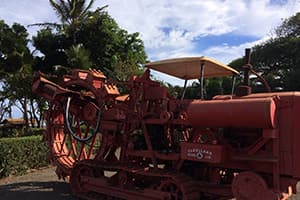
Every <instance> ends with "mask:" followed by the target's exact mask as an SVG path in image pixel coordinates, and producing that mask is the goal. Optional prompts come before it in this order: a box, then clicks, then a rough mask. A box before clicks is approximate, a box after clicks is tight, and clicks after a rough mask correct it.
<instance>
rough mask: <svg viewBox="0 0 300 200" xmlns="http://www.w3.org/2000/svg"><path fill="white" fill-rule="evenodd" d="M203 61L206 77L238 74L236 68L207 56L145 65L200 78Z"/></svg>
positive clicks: (179, 74)
mask: <svg viewBox="0 0 300 200" xmlns="http://www.w3.org/2000/svg"><path fill="white" fill-rule="evenodd" d="M201 63H204V78H211V77H222V76H230V75H235V74H238V73H239V72H238V71H236V70H235V69H233V68H231V67H229V66H227V65H224V64H222V63H219V62H217V61H215V60H213V59H210V58H207V57H204V56H202V57H187V58H175V59H167V60H161V61H156V62H151V63H147V64H146V65H145V67H147V68H149V69H154V70H156V71H159V72H162V73H165V74H168V75H171V76H175V77H177V78H181V79H184V80H190V79H199V78H200V67H201Z"/></svg>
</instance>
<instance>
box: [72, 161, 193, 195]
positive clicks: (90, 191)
mask: <svg viewBox="0 0 300 200" xmlns="http://www.w3.org/2000/svg"><path fill="white" fill-rule="evenodd" d="M108 174H109V175H108ZM70 182H71V188H72V190H73V192H74V194H76V195H77V196H80V197H82V198H84V199H89V200H90V199H99V198H100V197H101V199H141V200H150V199H151V200H155V199H157V200H194V199H199V192H198V191H197V188H196V185H197V184H195V182H194V181H193V180H192V179H191V178H189V177H187V176H185V175H182V174H180V173H176V172H172V171H165V170H163V169H153V168H149V167H143V166H139V165H137V164H133V163H120V162H119V163H117V162H116V163H112V162H99V161H94V160H83V161H80V162H78V163H76V164H75V167H74V168H73V170H72V174H71V179H70ZM108 194H111V195H108Z"/></svg>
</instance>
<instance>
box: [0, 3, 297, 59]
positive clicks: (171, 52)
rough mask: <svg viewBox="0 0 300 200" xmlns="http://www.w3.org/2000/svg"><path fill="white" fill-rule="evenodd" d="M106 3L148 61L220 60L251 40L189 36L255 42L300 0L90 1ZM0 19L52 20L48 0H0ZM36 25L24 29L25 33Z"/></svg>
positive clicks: (292, 11) (23, 21)
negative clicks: (203, 41)
mask: <svg viewBox="0 0 300 200" xmlns="http://www.w3.org/2000/svg"><path fill="white" fill-rule="evenodd" d="M274 2H279V3H275V4H274ZM282 2H283V3H282ZM106 4H107V5H109V7H108V8H107V10H108V12H109V14H110V15H111V16H112V17H113V18H114V19H115V20H116V21H117V23H118V24H119V25H120V26H121V27H122V28H124V29H126V30H128V31H129V32H140V33H141V38H142V39H143V40H144V43H145V47H146V51H147V54H148V56H149V59H150V60H158V59H164V58H170V57H183V56H200V55H205V56H209V57H212V58H215V59H217V60H219V61H221V62H224V63H228V62H230V61H231V60H232V59H235V58H237V57H240V56H241V55H243V54H244V48H245V47H251V46H253V43H245V44H240V45H236V46H230V45H229V44H225V43H224V44H219V45H216V46H210V47H209V48H207V49H197V48H196V47H197V46H196V42H195V41H194V40H195V39H197V38H201V37H205V36H206V35H222V34H235V35H245V36H253V37H256V38H258V41H256V42H259V41H261V40H264V39H265V38H266V37H268V36H269V34H270V32H271V31H272V30H273V29H274V28H275V27H276V26H278V25H279V24H280V23H281V22H282V19H285V18H287V17H290V16H291V15H293V14H295V13H296V12H298V11H299V10H300V0H286V1H277V0H234V1H232V0H202V1H199V0H187V1H182V0H160V1H157V0H118V1H116V0H102V1H95V6H94V8H96V7H102V6H104V5H106ZM0 19H4V20H5V21H6V22H7V23H9V24H12V23H13V22H19V23H21V24H23V25H29V24H33V23H38V22H53V21H57V20H58V19H57V17H56V16H55V13H54V11H53V10H52V9H51V7H50V4H49V2H48V0H34V1H33V0H22V1H20V0H2V1H1V6H0ZM36 30H37V27H36V28H33V27H31V28H30V29H29V31H30V33H31V34H33V33H34V32H35V31H36Z"/></svg>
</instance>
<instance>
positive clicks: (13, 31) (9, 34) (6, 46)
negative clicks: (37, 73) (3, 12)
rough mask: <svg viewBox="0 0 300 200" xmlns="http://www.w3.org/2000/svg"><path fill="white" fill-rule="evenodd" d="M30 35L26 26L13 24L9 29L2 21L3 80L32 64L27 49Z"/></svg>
mask: <svg viewBox="0 0 300 200" xmlns="http://www.w3.org/2000/svg"><path fill="white" fill-rule="evenodd" d="M27 36H28V33H27V30H26V29H25V27H24V26H22V25H20V24H17V23H15V24H13V25H12V26H11V27H9V26H8V25H7V24H5V22H4V21H3V20H0V72H1V74H2V76H1V78H3V77H5V76H6V73H13V72H16V71H18V70H19V69H20V68H21V67H22V66H23V65H25V64H28V63H31V62H32V56H31V53H30V51H29V49H28V47H27V43H28V39H27Z"/></svg>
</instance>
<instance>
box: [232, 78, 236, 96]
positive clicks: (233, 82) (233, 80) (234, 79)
mask: <svg viewBox="0 0 300 200" xmlns="http://www.w3.org/2000/svg"><path fill="white" fill-rule="evenodd" d="M235 81H236V76H235V75H232V79H231V87H232V88H231V96H233V94H234V89H235V88H234V85H235Z"/></svg>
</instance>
